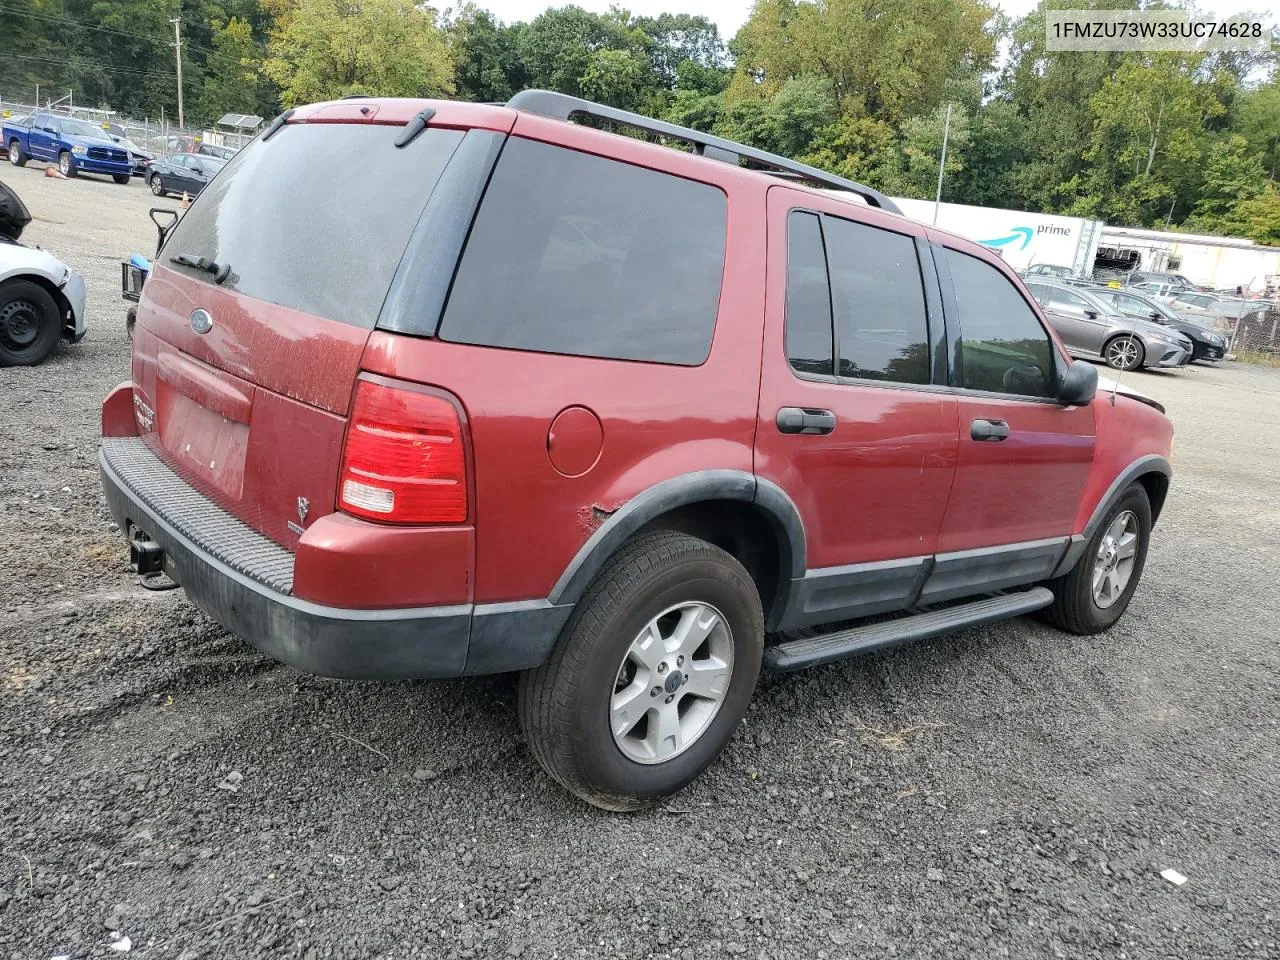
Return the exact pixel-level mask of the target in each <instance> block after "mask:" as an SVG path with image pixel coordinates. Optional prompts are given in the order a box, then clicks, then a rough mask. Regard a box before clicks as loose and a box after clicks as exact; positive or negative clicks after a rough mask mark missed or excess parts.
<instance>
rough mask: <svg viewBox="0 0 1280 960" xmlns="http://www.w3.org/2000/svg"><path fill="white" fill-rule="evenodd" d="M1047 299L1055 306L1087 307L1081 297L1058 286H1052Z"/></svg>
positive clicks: (1078, 308)
mask: <svg viewBox="0 0 1280 960" xmlns="http://www.w3.org/2000/svg"><path fill="white" fill-rule="evenodd" d="M1049 300H1050V302H1051V303H1054V304H1056V305H1057V306H1060V307H1072V308H1074V309H1076V310H1084V309H1086V308H1087V307H1088V304H1087V303H1085V302H1084V298H1083V297H1078V296H1076V295H1075V294H1074V293H1072V292H1071V291H1070V290H1062V289H1059V288H1058V287H1053V288H1052V290H1051V291H1050V297H1049Z"/></svg>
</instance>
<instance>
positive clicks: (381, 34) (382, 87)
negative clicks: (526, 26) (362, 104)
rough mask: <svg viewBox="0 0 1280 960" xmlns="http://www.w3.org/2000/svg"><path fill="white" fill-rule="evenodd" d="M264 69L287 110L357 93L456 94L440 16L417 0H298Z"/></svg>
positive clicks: (278, 33) (276, 37)
mask: <svg viewBox="0 0 1280 960" xmlns="http://www.w3.org/2000/svg"><path fill="white" fill-rule="evenodd" d="M267 53H268V59H267V61H266V62H265V63H264V64H263V70H264V71H265V72H266V74H267V76H268V77H270V78H271V79H272V80H273V81H275V82H276V83H277V84H279V86H280V102H281V104H282V105H283V106H286V107H289V106H293V105H294V104H298V103H307V102H310V101H314V100H327V99H332V98H336V97H342V96H346V95H348V94H353V93H368V94H377V95H380V96H393V97H394V96H402V97H424V96H425V97H439V96H446V95H448V94H451V93H452V92H453V90H454V85H453V62H452V59H451V57H450V54H449V49H448V47H447V46H446V45H445V42H444V37H443V34H442V33H441V31H440V30H439V28H438V27H437V26H436V19H435V13H434V11H432V10H431V9H430V8H428V7H422V6H419V5H417V4H416V3H414V2H413V0H300V2H299V3H298V6H297V8H296V10H294V11H293V12H292V14H291V15H290V16H289V17H288V19H287V20H286V21H285V24H284V26H283V27H282V28H281V29H279V30H277V31H276V32H275V34H274V35H273V36H272V38H271V43H270V45H269V47H268V50H267Z"/></svg>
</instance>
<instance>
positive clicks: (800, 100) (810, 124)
mask: <svg viewBox="0 0 1280 960" xmlns="http://www.w3.org/2000/svg"><path fill="white" fill-rule="evenodd" d="M767 116H768V120H769V125H770V128H771V131H770V135H769V140H770V143H771V144H772V148H773V149H774V150H776V151H777V152H778V153H781V154H783V155H784V156H789V157H794V156H799V155H800V154H801V153H804V152H805V151H806V150H808V149H809V146H810V144H811V143H812V142H813V140H814V138H815V137H816V136H817V135H818V133H819V132H820V131H821V130H823V129H825V128H826V127H827V126H829V125H830V124H831V122H832V121H833V120H835V118H836V100H835V96H834V95H833V94H832V92H831V84H830V82H829V81H828V80H827V79H826V77H822V76H817V75H816V74H802V75H801V76H798V77H792V78H791V79H790V80H788V81H787V82H786V83H784V84H783V85H782V89H781V90H779V91H778V95H777V96H776V97H774V98H773V99H772V100H771V101H770V102H769V106H768V110H767Z"/></svg>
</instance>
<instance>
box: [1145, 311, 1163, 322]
mask: <svg viewBox="0 0 1280 960" xmlns="http://www.w3.org/2000/svg"><path fill="white" fill-rule="evenodd" d="M1147 317H1148V318H1149V319H1151V320H1156V321H1160V320H1163V319H1164V317H1163V316H1161V315H1160V314H1158V313H1156V311H1154V310H1152V311H1151V312H1150V313H1148V314H1147Z"/></svg>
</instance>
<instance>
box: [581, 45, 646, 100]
mask: <svg viewBox="0 0 1280 960" xmlns="http://www.w3.org/2000/svg"><path fill="white" fill-rule="evenodd" d="M645 68H646V64H645V63H644V62H643V61H642V60H641V59H640V58H639V57H638V56H636V55H635V54H633V53H632V52H631V51H630V50H597V51H596V52H595V53H593V54H592V55H591V59H590V60H588V61H587V68H586V69H585V70H584V71H583V72H582V77H581V78H580V79H579V81H578V87H579V89H580V90H581V91H582V95H583V96H584V97H587V98H588V99H590V100H595V101H598V102H600V103H607V104H609V106H612V107H620V108H621V109H623V110H632V109H635V108H636V107H637V106H638V105H639V104H638V101H639V99H640V93H641V89H642V87H643V85H644V81H645Z"/></svg>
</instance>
